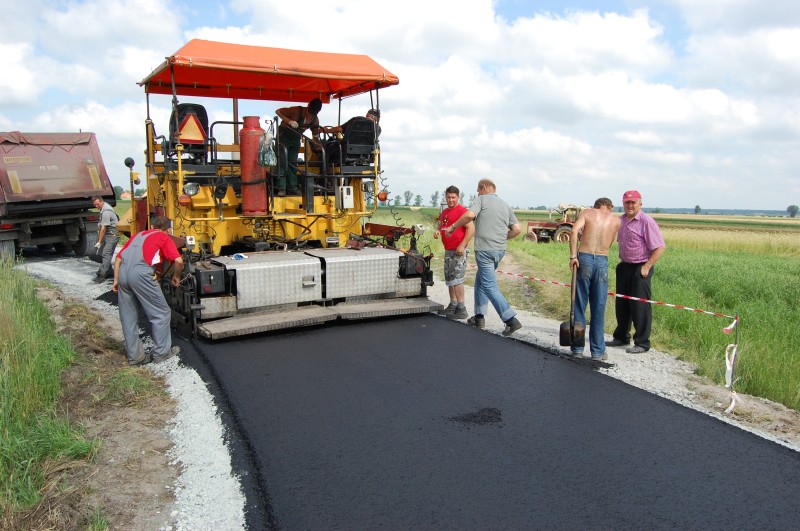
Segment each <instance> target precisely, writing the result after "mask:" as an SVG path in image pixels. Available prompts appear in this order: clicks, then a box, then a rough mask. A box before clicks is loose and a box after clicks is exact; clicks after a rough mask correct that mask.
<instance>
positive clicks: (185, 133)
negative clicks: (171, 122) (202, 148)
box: [178, 113, 206, 144]
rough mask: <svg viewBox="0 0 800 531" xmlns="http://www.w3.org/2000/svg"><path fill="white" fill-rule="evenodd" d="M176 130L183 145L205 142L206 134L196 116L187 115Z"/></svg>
mask: <svg viewBox="0 0 800 531" xmlns="http://www.w3.org/2000/svg"><path fill="white" fill-rule="evenodd" d="M178 130H179V131H180V133H181V142H183V143H184V144H204V143H205V141H206V132H205V130H204V129H203V126H202V125H200V120H198V119H197V115H196V114H193V113H189V114H187V115H186V116H184V117H183V122H181V126H180V128H178Z"/></svg>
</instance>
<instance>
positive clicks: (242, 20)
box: [0, 0, 800, 210]
mask: <svg viewBox="0 0 800 531" xmlns="http://www.w3.org/2000/svg"><path fill="white" fill-rule="evenodd" d="M2 4H3V6H2V12H3V17H2V18H0V72H2V75H0V131H23V132H58V131H78V130H82V131H92V132H95V133H96V134H97V137H98V142H99V145H100V149H101V152H102V156H103V160H104V163H105V166H106V169H107V171H108V173H109V175H110V176H111V179H112V181H113V183H114V184H116V185H121V186H124V187H127V185H128V170H127V168H126V167H125V166H124V164H123V160H124V159H125V157H128V156H131V157H133V158H134V159H135V160H137V161H141V160H142V158H143V155H142V153H143V150H144V120H145V118H146V113H147V108H146V99H145V95H144V91H143V89H142V88H141V87H140V86H138V85H137V82H139V81H141V80H142V79H143V78H145V77H146V76H147V75H148V74H149V73H150V72H151V71H152V70H153V69H155V68H156V67H157V66H158V65H159V64H160V63H161V62H162V61H163V60H164V58H165V57H167V56H169V55H171V54H173V53H174V52H175V51H177V50H178V49H179V48H180V47H181V46H183V45H184V44H185V43H186V42H188V41H189V40H191V39H193V38H201V39H208V40H216V41H224V42H232V43H241V44H252V45H257V46H270V47H279V48H292V49H301V50H312V51H331V52H340V53H358V54H366V55H369V56H370V57H372V58H373V59H374V60H376V61H377V62H378V63H379V64H381V65H382V66H384V67H385V68H386V69H388V70H389V71H391V72H392V73H394V74H395V75H397V76H398V77H399V79H400V84H399V85H397V86H394V87H389V88H388V89H386V90H382V91H380V108H381V127H382V130H383V132H382V134H381V156H382V164H383V170H384V174H383V177H384V179H385V182H386V184H387V185H388V190H389V193H390V197H394V196H396V195H402V194H403V193H404V192H405V191H406V190H409V191H411V192H413V193H414V194H415V195H417V194H419V195H421V196H422V197H423V200H424V203H426V204H428V203H430V197H431V195H432V194H434V193H435V192H436V191H439V192H442V191H443V190H444V189H445V188H446V187H447V186H449V185H456V186H458V187H459V188H460V189H462V190H463V191H464V192H465V193H466V194H467V195H472V194H474V193H475V189H476V185H477V181H478V180H479V179H481V178H486V177H488V178H491V179H493V180H494V181H495V182H496V183H497V193H498V195H500V196H501V197H503V198H504V199H506V200H507V202H508V203H510V204H511V205H512V206H516V207H520V208H529V207H537V206H546V207H553V206H556V205H558V204H559V203H577V204H583V205H591V204H592V203H593V202H594V200H595V199H596V198H598V197H609V198H611V199H612V201H613V202H614V204H615V205H619V204H620V203H621V198H622V194H623V192H625V191H626V190H629V189H637V190H639V191H640V192H641V193H642V195H643V204H644V206H645V207H649V208H654V207H660V208H683V207H686V208H694V207H695V205H697V206H700V207H701V208H702V209H703V210H709V209H726V208H731V209H753V210H760V209H763V210H786V207H787V206H789V205H792V204H800V171H799V170H798V169H799V168H800V5H798V4H797V1H796V0H769V1H764V0H652V1H650V2H642V1H638V0H607V1H596V2H590V1H588V0H564V1H554V0H553V1H533V0H529V1H526V0H495V1H491V0H435V1H422V0H404V1H402V2H386V1H374V0H373V1H369V0H304V1H303V2H298V3H297V4H295V3H293V2H278V1H275V0H213V1H212V0H194V1H188V0H180V1H176V0H157V1H156V0H70V1H63V0H26V1H25V2H13V1H12V0H2ZM182 101H184V102H189V100H182ZM203 103H204V104H206V105H207V107H208V108H209V116H210V119H211V121H213V120H215V119H216V120H229V119H230V109H229V108H228V106H227V103H226V105H224V106H223V105H217V102H214V101H209V102H203ZM150 105H151V116H152V117H153V120H154V122H155V126H156V130H157V131H160V130H166V127H167V116H168V112H169V108H170V105H171V101H170V97H168V96H163V97H155V96H154V97H153V98H151V102H150ZM284 105H285V104H284V103H282V102H262V101H257V102H256V101H242V102H240V115H242V116H244V115H256V116H260V117H262V118H263V119H269V118H270V117H271V116H273V115H274V111H275V109H277V108H279V107H282V106H284ZM369 106H370V101H369V98H368V97H364V99H359V98H352V99H348V100H345V102H344V103H343V107H342V115H343V116H342V121H344V120H346V119H347V118H349V117H350V116H353V115H359V114H363V113H364V112H365V111H366V109H368V108H369ZM320 120H321V122H322V123H323V124H325V125H335V124H336V123H337V121H338V104H333V105H328V106H326V107H325V108H323V110H322V112H321V113H320ZM225 134H228V132H220V136H221V137H224V136H225ZM224 140H225V139H224V138H221V141H224ZM134 169H138V170H142V165H141V164H139V165H138V167H137V168H134Z"/></svg>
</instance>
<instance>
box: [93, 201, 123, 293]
mask: <svg viewBox="0 0 800 531" xmlns="http://www.w3.org/2000/svg"><path fill="white" fill-rule="evenodd" d="M92 204H93V205H94V207H95V208H96V209H98V210H99V211H100V222H99V223H98V226H99V227H100V232H99V233H98V235H97V243H96V244H95V246H94V248H95V253H98V254H100V255H102V257H103V259H102V263H101V264H100V268H99V269H98V270H97V275H95V277H94V279H92V282H94V283H96V284H99V283H101V282H105V281H106V279H107V278H108V277H113V276H114V271H112V265H111V262H112V259H113V258H114V251H115V250H116V249H117V244H118V243H119V231H118V230H117V222H118V221H119V216H118V215H117V213H116V212H114V209H113V208H111V205H109V204H108V203H106V202H105V201H103V198H102V197H101V196H99V195H96V196H94V197H92Z"/></svg>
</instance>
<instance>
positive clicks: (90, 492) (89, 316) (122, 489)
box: [12, 287, 179, 529]
mask: <svg viewBox="0 0 800 531" xmlns="http://www.w3.org/2000/svg"><path fill="white" fill-rule="evenodd" d="M37 291H38V296H39V298H40V299H41V300H42V301H44V302H45V304H46V305H47V306H48V308H49V309H50V311H51V313H52V315H53V317H54V320H55V322H56V325H57V327H58V331H59V333H61V334H63V335H65V336H66V337H68V338H69V339H70V341H71V343H72V344H73V346H74V348H75V351H76V353H77V359H76V363H75V364H74V365H73V366H72V367H70V368H69V369H68V370H67V371H65V372H64V374H63V375H62V386H63V395H62V400H61V401H60V409H61V413H62V414H63V415H64V416H65V417H66V418H68V419H69V420H70V422H71V424H72V425H73V426H80V427H82V429H83V431H84V435H85V437H86V438H87V439H89V440H93V441H95V442H96V443H97V451H96V454H95V455H94V456H93V459H91V460H89V461H73V462H69V463H67V462H62V463H51V464H50V465H48V467H47V477H48V487H47V488H46V490H45V492H44V495H43V498H42V501H41V503H40V504H39V505H38V506H37V507H36V508H34V509H33V510H32V511H30V512H28V513H26V514H20V515H17V516H16V517H15V520H14V522H12V525H13V527H14V528H21V529H22V528H25V529H85V528H87V527H88V526H89V525H90V524H91V525H95V526H96V527H95V528H102V527H103V525H104V524H107V525H108V528H109V529H159V528H162V527H163V526H164V525H165V524H166V523H168V522H169V521H170V515H171V513H172V511H173V505H174V495H173V491H172V489H173V486H174V484H175V481H176V479H177V477H178V472H179V470H178V469H177V467H176V466H174V465H173V464H172V463H171V462H170V458H169V455H168V451H169V450H170V448H171V447H172V442H171V440H170V437H169V433H168V431H167V423H168V421H169V420H170V419H171V418H172V417H173V416H174V404H173V403H172V401H171V399H170V398H169V396H168V395H167V393H166V392H165V391H164V382H163V381H162V380H161V379H160V378H158V377H157V376H156V375H154V374H153V373H152V372H151V371H149V370H147V369H144V368H130V367H128V365H127V361H126V358H125V355H124V346H123V344H122V342H121V339H122V336H121V331H120V330H119V322H118V320H117V316H116V315H114V316H102V315H100V314H99V313H98V312H96V311H95V310H91V309H89V308H87V307H85V306H83V305H82V304H81V303H80V302H79V301H74V300H69V299H68V298H66V297H65V296H64V295H63V294H62V293H61V292H60V291H58V290H56V289H53V288H44V287H43V288H39V289H38V290H37Z"/></svg>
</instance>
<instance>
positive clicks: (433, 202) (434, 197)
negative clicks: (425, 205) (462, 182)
mask: <svg viewBox="0 0 800 531" xmlns="http://www.w3.org/2000/svg"><path fill="white" fill-rule="evenodd" d="M438 204H439V191H438V190H437V191H436V193H435V194H433V195H431V206H432V207H435V206H437V205H438Z"/></svg>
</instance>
